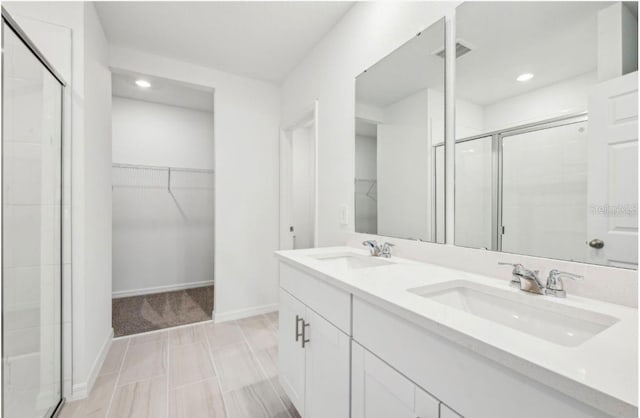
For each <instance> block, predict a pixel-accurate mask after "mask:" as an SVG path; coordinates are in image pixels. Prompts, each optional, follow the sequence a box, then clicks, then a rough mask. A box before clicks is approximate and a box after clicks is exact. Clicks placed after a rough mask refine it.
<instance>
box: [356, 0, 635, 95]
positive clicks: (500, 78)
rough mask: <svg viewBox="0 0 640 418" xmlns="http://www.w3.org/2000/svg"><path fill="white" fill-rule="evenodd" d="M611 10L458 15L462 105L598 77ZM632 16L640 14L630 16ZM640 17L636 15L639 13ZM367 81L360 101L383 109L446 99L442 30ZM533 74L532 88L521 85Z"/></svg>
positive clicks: (484, 9)
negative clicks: (421, 95)
mask: <svg viewBox="0 0 640 418" xmlns="http://www.w3.org/2000/svg"><path fill="white" fill-rule="evenodd" d="M611 4H612V3H610V2H585V1H579V2H571V1H567V2H565V1H551V2H513V1H511V2H509V1H507V2H465V3H464V4H462V5H461V6H459V7H458V8H457V9H456V30H457V38H458V41H459V42H462V43H463V44H464V45H465V46H468V47H470V48H471V51H470V52H468V53H467V54H465V55H462V56H460V57H459V58H458V59H457V60H456V97H458V98H461V99H465V100H468V101H470V102H473V103H476V104H479V105H488V104H492V103H496V102H499V101H501V100H504V99H506V98H509V97H513V96H517V95H520V94H523V93H527V92H529V91H532V90H536V89H539V88H541V87H545V86H548V85H550V84H554V83H557V82H559V81H563V80H566V79H569V78H573V77H576V76H579V75H582V74H586V73H590V72H594V71H596V69H597V36H598V29H597V13H598V11H599V10H601V9H603V8H605V7H607V6H610V5H611ZM632 10H635V9H633V8H632ZM636 13H637V11H636ZM435 25H436V26H431V27H429V28H428V29H427V30H425V31H423V32H422V34H421V35H420V36H418V37H414V38H412V39H411V40H409V41H408V42H407V43H406V44H404V45H403V46H401V47H400V48H398V49H397V50H395V51H394V52H392V53H391V54H389V55H388V56H387V57H385V58H384V59H382V60H381V61H379V62H378V63H376V64H374V65H373V66H372V67H370V68H369V69H368V70H367V72H365V73H363V74H361V75H359V76H358V78H357V82H356V95H357V100H358V101H360V102H365V103H368V104H372V105H376V106H380V107H384V106H387V105H389V104H392V103H395V102H397V101H398V100H400V99H402V98H404V97H407V96H408V95H410V94H412V93H415V92H417V91H419V90H421V89H424V88H433V89H435V90H439V91H442V86H443V83H444V78H443V71H444V70H443V60H442V59H441V58H439V57H437V56H436V55H434V52H436V50H438V49H439V48H442V45H443V43H444V35H443V29H442V27H441V23H436V24H435ZM526 72H530V73H533V74H534V75H535V76H534V78H533V79H532V80H530V81H528V82H525V83H521V82H518V81H516V77H517V76H518V75H520V74H522V73H526Z"/></svg>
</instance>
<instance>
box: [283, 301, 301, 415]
mask: <svg viewBox="0 0 640 418" xmlns="http://www.w3.org/2000/svg"><path fill="white" fill-rule="evenodd" d="M304 314H305V306H304V305H303V304H302V302H300V301H299V300H298V299H296V298H294V297H293V296H291V295H290V294H289V293H288V292H286V291H284V290H282V289H280V317H279V318H280V319H279V327H278V366H279V378H280V384H281V385H282V387H283V389H284V391H285V393H286V394H287V396H289V399H290V400H291V402H292V403H293V405H294V406H295V407H296V409H297V410H298V412H299V413H300V415H304V407H305V405H304V385H305V382H304V379H305V350H304V349H303V348H302V338H298V340H297V341H296V331H298V330H299V331H302V322H301V321H298V320H297V319H303V317H304Z"/></svg>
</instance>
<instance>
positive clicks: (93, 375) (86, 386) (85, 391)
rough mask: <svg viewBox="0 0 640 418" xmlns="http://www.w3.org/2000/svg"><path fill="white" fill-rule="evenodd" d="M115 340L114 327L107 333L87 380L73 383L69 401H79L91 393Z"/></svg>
mask: <svg viewBox="0 0 640 418" xmlns="http://www.w3.org/2000/svg"><path fill="white" fill-rule="evenodd" d="M112 341H113V328H111V331H110V332H109V334H107V338H106V340H105V341H104V343H103V344H102V348H101V349H100V352H99V353H98V356H97V357H96V359H95V361H94V362H93V364H92V365H91V370H89V376H88V377H87V381H86V382H81V383H74V384H73V392H72V395H71V397H70V398H71V399H69V401H71V400H73V401H77V400H78V399H84V398H86V397H88V396H89V394H90V393H91V389H93V385H94V384H95V383H96V379H97V378H98V375H99V374H100V369H101V368H102V364H103V363H104V360H105V358H106V357H107V353H109V349H110V348H111V342H112Z"/></svg>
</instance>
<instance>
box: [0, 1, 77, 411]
mask: <svg viewBox="0 0 640 418" xmlns="http://www.w3.org/2000/svg"><path fill="white" fill-rule="evenodd" d="M5 25H6V26H7V28H8V29H9V30H11V31H12V32H13V33H14V34H15V35H16V37H17V38H18V39H20V41H21V42H22V43H23V45H24V46H25V47H26V48H27V49H28V50H29V51H30V52H31V53H32V54H33V55H34V56H35V58H36V59H37V60H38V61H39V62H40V63H41V64H42V66H43V67H44V69H46V70H47V71H48V72H49V73H50V74H51V75H52V76H53V78H54V79H55V80H56V81H57V82H58V83H60V202H59V205H60V231H59V232H60V254H59V257H60V258H59V259H60V272H59V274H60V288H59V292H60V330H59V331H60V382H59V385H60V386H59V387H60V399H59V400H58V403H57V404H56V405H54V406H52V407H50V408H49V409H48V410H47V413H49V417H52V418H55V417H57V416H58V415H59V414H60V411H61V410H62V406H63V405H64V403H65V397H64V396H63V391H64V370H65V363H64V351H63V350H64V348H65V347H64V331H63V328H64V326H63V324H64V317H63V315H64V309H63V304H64V303H65V299H64V291H63V288H64V286H63V280H64V255H63V251H64V245H63V240H64V210H63V207H64V199H65V196H64V179H65V177H64V167H65V159H64V154H65V152H64V138H65V134H66V132H65V130H64V125H65V122H64V121H65V116H66V115H65V112H64V108H65V104H66V103H65V90H66V88H67V82H66V81H65V80H64V78H63V77H62V76H61V75H60V73H58V72H57V71H56V69H55V68H54V67H53V65H51V63H50V62H49V60H47V58H46V57H45V56H44V54H43V53H42V52H41V51H40V49H38V47H37V46H36V45H35V43H34V42H33V41H32V40H31V38H29V36H28V35H27V34H26V33H25V31H24V30H23V29H22V28H21V27H20V25H18V23H17V22H16V21H15V19H13V17H12V16H11V14H10V13H9V12H8V11H7V10H6V9H5V8H4V6H2V26H3V27H4V26H5ZM2 55H3V59H2V66H1V74H2V76H4V64H5V59H4V37H3V38H2ZM0 102H1V103H2V108H3V109H4V94H2V97H0ZM0 118H1V119H2V123H3V124H4V112H2V115H0ZM2 139H3V140H2V141H0V183H3V181H4V179H3V174H2V173H3V171H4V170H3V166H2V158H1V156H3V155H4V138H2ZM2 189H4V187H3V188H2ZM0 197H1V198H0V202H1V204H0V240H1V241H2V245H1V246H0V248H3V247H4V214H3V211H4V208H3V206H4V191H3V190H0ZM3 253H4V251H2V252H0V264H1V266H0V276H1V277H2V280H1V281H0V282H1V283H4V256H3ZM0 315H1V318H0V324H1V326H0V334H1V337H2V354H4V311H3V310H2V311H0ZM4 374H5V370H4V367H3V368H2V376H1V378H2V391H1V392H2V393H0V399H1V400H2V402H1V403H2V404H4V381H5V376H4Z"/></svg>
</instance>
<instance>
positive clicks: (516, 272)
mask: <svg viewBox="0 0 640 418" xmlns="http://www.w3.org/2000/svg"><path fill="white" fill-rule="evenodd" d="M498 265H500V266H511V267H513V271H512V272H511V282H510V283H509V285H510V286H512V287H517V288H520V287H521V286H522V284H521V282H520V277H521V276H522V275H523V273H524V272H525V271H526V269H525V268H524V266H523V265H522V264H520V263H506V262H504V261H498Z"/></svg>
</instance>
